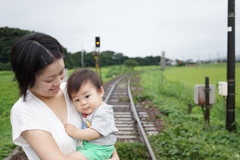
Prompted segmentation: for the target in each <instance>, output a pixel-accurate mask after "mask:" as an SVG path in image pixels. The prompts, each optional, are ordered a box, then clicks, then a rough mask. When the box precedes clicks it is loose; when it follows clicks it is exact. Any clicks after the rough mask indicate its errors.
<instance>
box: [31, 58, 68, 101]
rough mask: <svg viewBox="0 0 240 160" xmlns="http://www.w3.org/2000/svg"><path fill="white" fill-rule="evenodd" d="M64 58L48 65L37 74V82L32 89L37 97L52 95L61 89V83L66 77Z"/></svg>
mask: <svg viewBox="0 0 240 160" xmlns="http://www.w3.org/2000/svg"><path fill="white" fill-rule="evenodd" d="M64 67H65V66H64V61H63V58H60V59H57V60H56V61H54V62H53V63H52V64H50V65H48V66H47V67H46V68H45V69H44V70H43V71H42V72H40V73H38V74H36V83H35V85H34V86H33V87H32V88H31V89H30V90H31V92H32V93H33V94H34V95H35V96H37V97H52V96H55V95H56V94H57V93H58V91H59V90H60V84H61V82H62V80H63V79H64V77H65V73H64Z"/></svg>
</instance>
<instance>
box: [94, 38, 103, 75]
mask: <svg viewBox="0 0 240 160" xmlns="http://www.w3.org/2000/svg"><path fill="white" fill-rule="evenodd" d="M95 47H96V48H95V55H94V58H95V60H96V72H97V73H98V68H100V78H101V79H102V75H101V67H99V62H100V37H95Z"/></svg>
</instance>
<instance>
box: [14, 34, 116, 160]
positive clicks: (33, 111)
mask: <svg viewBox="0 0 240 160" xmlns="http://www.w3.org/2000/svg"><path fill="white" fill-rule="evenodd" d="M62 53H63V51H62V47H61V45H60V43H59V42H58V41H57V40H56V39H55V38H53V37H51V36H49V35H46V34H43V33H33V34H30V35H27V36H24V37H23V38H21V39H20V40H18V41H17V42H16V43H15V45H14V46H13V48H12V50H11V53H10V61H11V65H12V69H13V72H14V73H15V80H16V81H17V83H18V87H19V90H20V96H21V97H20V98H19V100H18V101H17V102H16V103H15V104H14V106H13V107H12V110H11V124H12V137H13V142H14V143H15V144H17V145H20V146H22V148H23V150H24V151H25V153H26V155H27V156H28V158H29V159H30V160H38V159H42V160H44V159H46V160H50V159H53V160H55V159H57V160H74V159H76V158H73V157H70V156H68V155H69V154H70V153H73V152H75V151H76V139H73V138H71V137H69V136H68V134H67V133H66V132H65V128H64V125H65V124H66V123H71V124H74V125H75V126H76V127H78V128H81V124H82V123H81V118H80V116H79V113H78V112H77V110H76V109H75V107H74V105H73V104H72V102H71V101H70V99H69V97H68V94H67V91H66V84H65V83H62V80H63V78H64V76H65V73H64V68H65V66H64V61H63V54H62ZM112 159H119V157H118V155H117V153H116V150H115V152H114V154H113V157H112Z"/></svg>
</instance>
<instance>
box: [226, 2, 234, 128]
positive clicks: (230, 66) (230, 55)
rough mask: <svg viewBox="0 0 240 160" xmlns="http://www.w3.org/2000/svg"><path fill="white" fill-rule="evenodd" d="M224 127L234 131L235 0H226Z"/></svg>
mask: <svg viewBox="0 0 240 160" xmlns="http://www.w3.org/2000/svg"><path fill="white" fill-rule="evenodd" d="M227 82H228V95H227V106H226V129H227V130H228V131H230V132H232V131H235V128H236V124H235V123H236V122H235V95H236V94H235V0H228V41H227Z"/></svg>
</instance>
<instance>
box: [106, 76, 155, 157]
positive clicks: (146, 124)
mask: <svg viewBox="0 0 240 160" xmlns="http://www.w3.org/2000/svg"><path fill="white" fill-rule="evenodd" d="M131 76H132V75H124V76H121V77H119V78H117V79H115V80H114V81H112V82H111V85H108V87H105V94H104V101H105V102H106V103H108V104H110V105H112V106H113V111H114V119H115V123H116V127H117V128H118V130H119V132H118V134H117V137H118V141H119V142H144V143H145V145H146V147H147V148H148V152H149V155H150V157H151V159H152V160H155V159H156V158H155V155H154V153H153V151H152V147H151V145H150V144H149V141H148V138H147V135H151V134H157V133H158V131H157V129H156V128H155V126H154V123H153V122H151V121H148V114H147V112H146V111H145V109H144V108H143V107H141V106H138V107H135V105H134V102H133V98H132V94H131V88H130V86H131V85H130V82H131V81H130V80H131Z"/></svg>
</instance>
